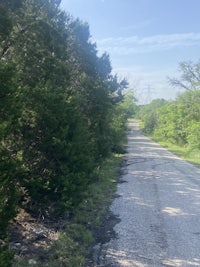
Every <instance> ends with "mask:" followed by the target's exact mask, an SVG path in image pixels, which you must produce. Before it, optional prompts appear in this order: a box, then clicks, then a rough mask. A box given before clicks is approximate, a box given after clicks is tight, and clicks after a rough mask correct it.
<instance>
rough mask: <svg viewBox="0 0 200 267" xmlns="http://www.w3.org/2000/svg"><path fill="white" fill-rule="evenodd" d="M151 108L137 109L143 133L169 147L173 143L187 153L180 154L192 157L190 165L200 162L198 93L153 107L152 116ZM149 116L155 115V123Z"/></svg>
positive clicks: (186, 93) (199, 96)
mask: <svg viewBox="0 0 200 267" xmlns="http://www.w3.org/2000/svg"><path fill="white" fill-rule="evenodd" d="M196 71H197V69H196ZM150 107H151V104H150V105H147V106H145V107H143V108H142V109H141V110H140V115H141V119H142V120H143V121H144V129H145V132H147V133H149V134H151V135H153V136H154V138H156V140H159V141H162V142H163V141H164V142H167V143H169V144H171V145H170V147H171V146H172V144H173V145H176V146H180V147H185V151H186V152H184V153H182V152H181V155H184V158H187V159H189V160H191V159H190V156H189V155H191V157H192V160H193V162H196V161H195V160H197V162H199V161H198V158H199V151H200V141H199V140H200V134H199V133H200V90H197V89H196V90H194V91H192V90H189V91H186V92H184V93H182V94H180V95H179V96H178V97H177V99H176V101H173V102H169V103H166V104H165V105H164V106H162V107H155V109H154V111H153V113H152V109H150ZM152 114H153V115H155V118H156V120H155V123H152ZM186 154H187V155H186ZM195 158H196V159H195Z"/></svg>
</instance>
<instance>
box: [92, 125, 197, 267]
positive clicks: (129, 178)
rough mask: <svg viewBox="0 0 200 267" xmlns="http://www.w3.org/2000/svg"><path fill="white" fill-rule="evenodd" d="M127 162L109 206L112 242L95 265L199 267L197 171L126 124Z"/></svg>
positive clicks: (101, 251)
mask: <svg viewBox="0 0 200 267" xmlns="http://www.w3.org/2000/svg"><path fill="white" fill-rule="evenodd" d="M126 157H127V161H126V168H125V172H124V175H123V176H122V180H123V182H122V183H119V185H118V190H117V196H118V197H116V198H115V200H114V201H113V203H112V206H111V208H110V209H111V211H112V213H113V214H114V215H115V216H117V217H118V218H119V219H120V222H119V223H117V224H116V225H115V227H114V230H115V232H116V237H115V238H113V239H111V240H110V241H109V242H108V243H106V244H103V245H101V247H100V249H99V255H98V257H97V263H96V265H95V266H104V267H134V266H136V267H146V266H147V267H149V266H178V267H184V266H187V267H188V266H189V267H191V266H192V267H193V266H200V169H198V168H196V167H194V166H193V165H191V164H189V163H187V162H185V161H183V160H181V159H180V158H178V157H177V156H175V155H173V154H172V153H170V152H169V151H167V150H166V149H164V148H163V147H161V146H160V145H158V144H157V143H155V142H153V141H152V140H150V139H149V138H147V137H145V136H143V135H142V134H141V132H140V131H139V127H138V123H137V122H134V121H132V120H130V121H129V127H128V144H127V156H126Z"/></svg>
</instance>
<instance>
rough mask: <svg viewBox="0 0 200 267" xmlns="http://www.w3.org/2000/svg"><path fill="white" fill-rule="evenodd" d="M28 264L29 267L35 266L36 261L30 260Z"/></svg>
mask: <svg viewBox="0 0 200 267" xmlns="http://www.w3.org/2000/svg"><path fill="white" fill-rule="evenodd" d="M28 264H30V265H36V264H37V261H36V260H34V259H30V260H29V261H28Z"/></svg>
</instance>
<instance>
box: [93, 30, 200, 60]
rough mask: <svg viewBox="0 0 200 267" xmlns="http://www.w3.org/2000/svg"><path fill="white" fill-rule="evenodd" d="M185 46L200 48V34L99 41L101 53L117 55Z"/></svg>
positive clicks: (118, 38) (133, 37) (119, 38)
mask: <svg viewBox="0 0 200 267" xmlns="http://www.w3.org/2000/svg"><path fill="white" fill-rule="evenodd" d="M185 46H200V33H183V34H161V35H153V36H147V37H139V36H131V37H126V38H124V37H117V38H114V37H110V38H106V39H101V40H97V47H98V50H99V51H100V52H104V51H107V52H108V53H111V54H116V55H129V54H139V53H151V52H156V51H164V50H170V49H173V48H178V47H185Z"/></svg>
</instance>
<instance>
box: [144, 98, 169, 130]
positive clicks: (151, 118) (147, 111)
mask: <svg viewBox="0 0 200 267" xmlns="http://www.w3.org/2000/svg"><path fill="white" fill-rule="evenodd" d="M166 103H167V101H166V100H164V99H155V100H153V101H152V102H151V103H150V104H147V105H144V106H140V108H139V118H140V119H141V120H142V121H143V127H144V128H143V130H144V132H145V133H147V134H152V133H153V131H154V129H155V127H156V124H157V110H158V109H159V108H160V107H162V106H165V104H166Z"/></svg>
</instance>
